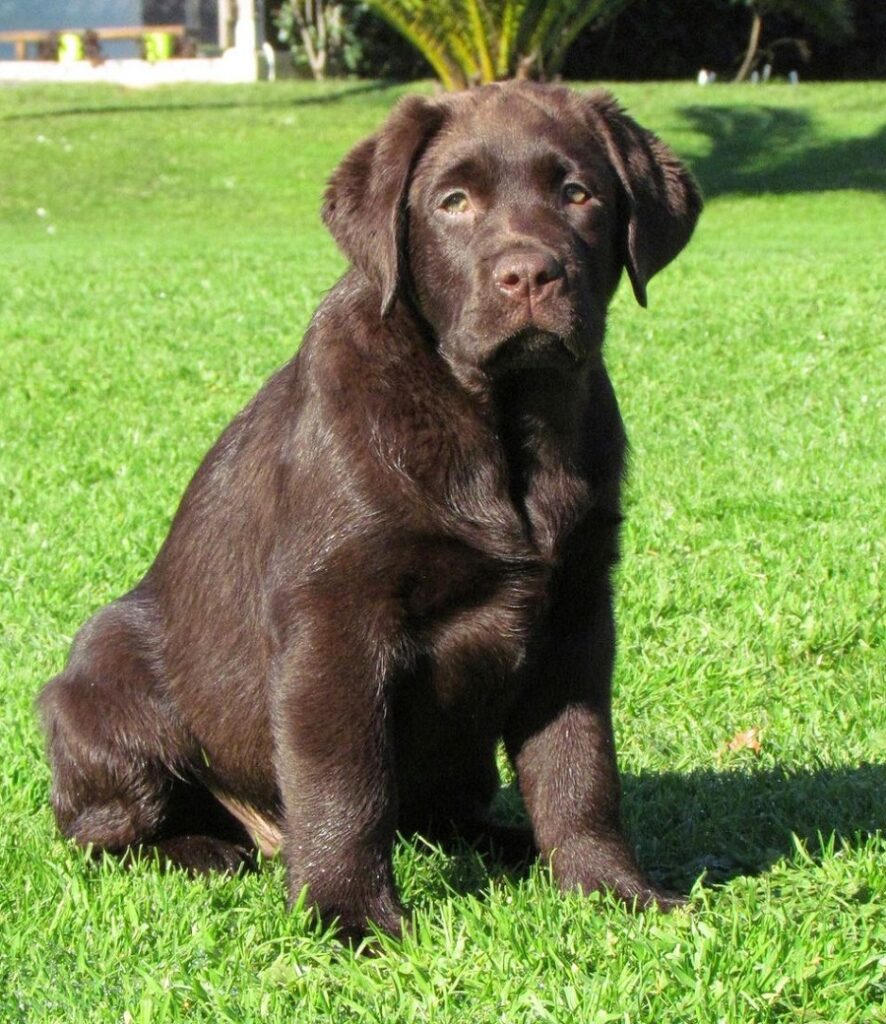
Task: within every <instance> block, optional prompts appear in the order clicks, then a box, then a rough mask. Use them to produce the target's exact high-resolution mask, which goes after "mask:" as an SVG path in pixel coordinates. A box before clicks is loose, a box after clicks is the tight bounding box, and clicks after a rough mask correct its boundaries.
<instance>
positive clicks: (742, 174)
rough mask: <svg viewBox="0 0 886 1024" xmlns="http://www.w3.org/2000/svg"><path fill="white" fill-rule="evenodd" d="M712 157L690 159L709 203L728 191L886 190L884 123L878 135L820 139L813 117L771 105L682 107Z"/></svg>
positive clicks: (885, 137)
mask: <svg viewBox="0 0 886 1024" xmlns="http://www.w3.org/2000/svg"><path fill="white" fill-rule="evenodd" d="M680 114H681V115H682V116H683V117H684V118H685V119H686V121H687V122H688V123H689V125H690V126H691V128H692V130H693V131H695V132H697V133H699V134H701V135H704V136H707V138H708V139H709V140H710V144H711V148H710V152H709V153H708V154H707V155H705V156H701V157H698V158H697V159H695V160H693V161H692V167H693V170H694V171H695V173H696V175H697V176H698V180H699V181H700V182H701V186H702V190H703V191H704V193H705V195H706V196H708V198H714V197H715V196H720V195H726V194H729V193H738V194H756V193H759V192H775V193H790V192H827V191H833V190H836V189H860V190H865V191H873V192H884V191H886V125H884V126H883V127H881V128H880V130H879V131H877V132H875V133H874V134H873V135H869V136H866V137H864V138H855V139H843V140H839V141H828V140H822V139H821V138H820V137H819V135H818V133H817V131H816V128H815V125H814V124H813V122H812V120H811V119H810V118H809V116H808V115H807V114H805V113H803V112H801V111H797V110H790V109H786V108H783V107H770V106H747V105H741V106H714V107H710V106H697V107H683V108H682V109H681V111H680Z"/></svg>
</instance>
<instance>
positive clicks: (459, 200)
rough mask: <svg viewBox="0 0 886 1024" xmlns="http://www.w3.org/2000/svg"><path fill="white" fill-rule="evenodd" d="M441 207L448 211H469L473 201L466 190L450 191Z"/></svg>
mask: <svg viewBox="0 0 886 1024" xmlns="http://www.w3.org/2000/svg"><path fill="white" fill-rule="evenodd" d="M440 207H441V208H442V209H444V210H445V211H446V212H447V213H467V212H468V210H470V208H471V201H470V200H469V199H468V197H467V195H466V194H465V193H464V192H450V193H449V195H448V196H447V197H446V198H445V199H444V200H443V202H442V203H441V204H440Z"/></svg>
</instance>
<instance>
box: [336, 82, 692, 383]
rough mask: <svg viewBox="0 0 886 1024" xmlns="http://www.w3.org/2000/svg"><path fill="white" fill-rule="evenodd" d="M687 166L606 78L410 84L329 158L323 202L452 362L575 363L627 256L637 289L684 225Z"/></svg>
mask: <svg viewBox="0 0 886 1024" xmlns="http://www.w3.org/2000/svg"><path fill="white" fill-rule="evenodd" d="M700 210H701V197H700V195H699V192H698V189H697V188H696V185H695V183H694V181H693V179H692V177H691V175H690V174H689V172H688V171H687V170H686V168H685V167H683V165H682V164H681V163H679V161H678V160H677V159H676V158H675V157H674V155H673V154H672V153H671V152H670V150H669V149H668V148H667V147H666V146H664V145H663V144H662V143H661V142H660V141H659V140H658V139H657V138H656V137H655V136H654V135H653V134H652V133H651V132H648V131H646V130H644V129H643V128H641V127H640V126H639V125H637V124H636V123H635V122H634V121H633V120H631V118H629V117H628V116H627V115H626V114H625V113H624V112H623V111H622V110H621V109H620V108H619V107H618V105H617V104H616V103H615V101H614V100H613V99H612V97H611V96H609V95H608V94H606V93H601V92H595V93H590V94H584V95H582V94H579V93H575V92H573V91H571V90H569V89H566V88H562V87H555V86H541V85H534V84H530V83H511V84H508V85H497V86H489V87H485V88H482V89H476V90H472V91H470V92H467V93H461V94H456V95H453V96H448V97H442V98H438V99H425V98H422V97H417V96H412V97H408V98H407V99H405V100H403V101H402V102H401V103H400V104H399V105H398V106H397V107H396V108H395V110H394V111H393V113H392V114H391V115H390V117H389V118H388V120H387V121H386V122H385V124H384V125H383V126H382V128H381V129H380V130H379V131H378V132H377V133H376V134H374V135H372V136H371V137H370V138H368V139H365V140H364V141H363V142H361V143H360V144H359V145H358V146H356V147H355V148H354V149H353V150H352V151H351V152H350V153H349V154H348V155H347V156H346V157H345V159H344V160H343V161H342V163H341V165H340V166H339V167H338V169H337V170H336V171H335V173H334V174H333V176H332V179H331V181H330V183H329V187H328V189H327V192H326V200H325V204H324V208H323V218H324V221H325V222H326V224H327V226H328V227H329V229H330V231H331V232H332V234H333V236H334V237H335V239H336V241H337V242H338V243H339V245H340V246H341V248H342V250H343V251H344V252H345V254H346V255H347V256H348V257H349V259H350V260H351V261H352V262H353V263H354V264H355V265H356V266H357V267H358V268H359V269H360V270H361V271H362V272H363V273H364V274H365V275H366V277H367V278H368V279H369V280H371V281H372V282H374V283H375V284H376V286H377V288H378V292H379V303H380V306H381V310H382V315H386V314H387V313H388V312H389V311H390V309H391V308H392V306H393V304H394V302H395V301H396V300H397V298H398V297H404V298H407V299H408V301H410V302H412V303H413V304H414V305H415V306H416V307H417V309H418V311H419V313H420V314H421V316H422V317H423V318H424V320H425V321H426V322H427V323H428V325H429V326H430V327H431V329H432V331H433V332H434V335H435V336H436V339H437V343H438V344H439V346H440V350H441V352H442V353H443V354H444V356H445V357H446V358H448V359H449V360H450V361H452V362H454V363H461V364H467V365H470V366H472V367H477V368H480V369H482V370H485V371H487V372H494V371H495V369H496V368H499V367H500V368H503V369H505V368H508V367H514V366H523V365H538V364H540V363H542V364H544V363H549V362H559V363H562V364H564V365H567V366H568V365H580V364H581V363H583V362H584V360H585V359H586V358H587V357H588V355H589V354H590V353H591V352H592V351H593V350H594V349H595V348H596V347H598V346H599V344H600V342H601V341H602V336H603V326H604V321H605V311H606V306H607V304H608V302H609V300H610V298H611V297H612V293H613V292H614V290H615V287H616V285H617V283H618V279H619V277H620V275H621V271H622V269H623V268H626V269H627V272H628V276H629V277H630V280H631V284H632V286H633V289H634V294H635V295H636V297H637V301H638V302H640V303H641V304H642V305H644V306H645V305H646V284H647V282H648V281H649V279H650V278H651V277H652V276H653V275H654V274H656V273H657V272H658V271H659V270H661V269H662V268H663V267H664V266H665V265H666V264H667V263H669V262H670V261H671V260H672V259H673V258H674V257H675V256H676V255H677V253H678V252H679V251H680V250H681V249H682V248H683V246H684V245H685V244H686V242H687V241H688V240H689V237H690V235H691V234H692V230H693V228H694V226H695V222H696V220H697V218H698V214H699V212H700Z"/></svg>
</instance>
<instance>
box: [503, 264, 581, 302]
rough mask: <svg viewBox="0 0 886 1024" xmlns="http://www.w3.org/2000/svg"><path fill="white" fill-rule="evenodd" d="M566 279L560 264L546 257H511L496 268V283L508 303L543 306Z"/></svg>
mask: <svg viewBox="0 0 886 1024" xmlns="http://www.w3.org/2000/svg"><path fill="white" fill-rule="evenodd" d="M565 276H566V271H565V270H564V269H563V264H562V263H560V261H559V260H557V259H555V258H554V257H553V256H551V255H550V254H549V253H512V254H510V255H507V256H504V257H502V259H500V260H499V261H498V263H497V264H496V266H495V271H494V277H495V283H496V284H497V285H498V287H499V289H500V290H501V291H502V292H504V294H505V295H507V296H508V298H510V299H514V300H517V301H525V300H526V299H528V300H529V301H530V303H531V304H532V305H535V304H536V303H538V302H542V301H543V300H544V299H545V298H547V296H548V295H550V293H551V292H552V291H555V290H556V288H557V284H558V282H562V281H563V278H564V277H565Z"/></svg>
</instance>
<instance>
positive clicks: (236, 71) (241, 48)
mask: <svg viewBox="0 0 886 1024" xmlns="http://www.w3.org/2000/svg"><path fill="white" fill-rule="evenodd" d="M232 7H233V11H234V13H235V16H236V20H235V21H234V40H233V43H234V45H233V46H232V47H231V48H230V49H227V50H225V53H224V57H225V60H226V62H227V64H228V67H229V68H230V72H231V77H230V80H231V81H237V82H254V81H256V79H257V78H258V60H259V53H258V32H257V29H256V24H255V0H221V2H220V3H219V12H218V14H219V19H220V20H221V18H222V17H223V16H224V15H225V14H227V16H228V19H229V21H228V24H230V14H231V9H232ZM225 8H227V10H225Z"/></svg>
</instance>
